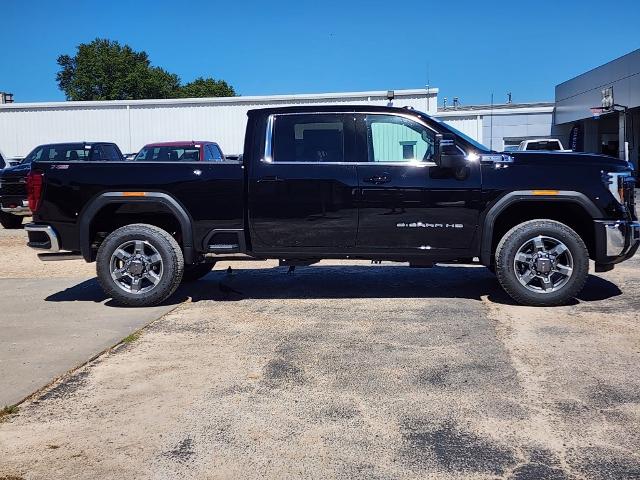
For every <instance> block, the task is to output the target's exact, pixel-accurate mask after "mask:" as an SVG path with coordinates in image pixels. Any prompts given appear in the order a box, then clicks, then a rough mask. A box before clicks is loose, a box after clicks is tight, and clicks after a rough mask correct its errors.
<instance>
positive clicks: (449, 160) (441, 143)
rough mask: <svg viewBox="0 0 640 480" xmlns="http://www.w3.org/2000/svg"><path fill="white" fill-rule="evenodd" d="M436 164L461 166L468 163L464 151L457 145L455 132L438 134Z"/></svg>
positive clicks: (445, 166)
mask: <svg viewBox="0 0 640 480" xmlns="http://www.w3.org/2000/svg"><path fill="white" fill-rule="evenodd" d="M435 160H436V164H437V165H438V166H439V167H442V168H459V167H464V166H466V165H467V159H466V158H465V155H464V153H462V152H461V151H460V149H459V148H458V147H456V136H455V135H454V134H453V133H439V134H437V135H436V155H435Z"/></svg>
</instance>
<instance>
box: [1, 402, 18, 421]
mask: <svg viewBox="0 0 640 480" xmlns="http://www.w3.org/2000/svg"><path fill="white" fill-rule="evenodd" d="M19 410H20V409H19V408H18V406H17V405H5V407H4V408H3V409H2V410H0V422H1V421H2V420H3V419H4V418H5V417H7V416H9V415H13V414H15V413H18V411H19Z"/></svg>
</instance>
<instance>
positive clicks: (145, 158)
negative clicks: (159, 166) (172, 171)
mask: <svg viewBox="0 0 640 480" xmlns="http://www.w3.org/2000/svg"><path fill="white" fill-rule="evenodd" d="M134 160H135V161H137V162H202V161H204V162H223V161H224V160H225V156H224V154H223V153H222V150H221V149H220V146H219V145H218V144H217V143H215V142H208V141H199V142H196V141H189V142H161V143H150V144H148V145H145V146H144V147H143V148H142V150H140V152H138V154H137V155H136V157H135V159H134Z"/></svg>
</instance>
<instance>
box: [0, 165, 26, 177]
mask: <svg viewBox="0 0 640 480" xmlns="http://www.w3.org/2000/svg"><path fill="white" fill-rule="evenodd" d="M30 171H31V163H20V164H19V165H15V166H13V167H6V168H4V169H3V170H0V178H5V179H8V178H21V177H26V176H27V175H28V174H29V172H30Z"/></svg>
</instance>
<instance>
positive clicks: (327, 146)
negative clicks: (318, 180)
mask: <svg viewBox="0 0 640 480" xmlns="http://www.w3.org/2000/svg"><path fill="white" fill-rule="evenodd" d="M272 138H273V140H272V159H273V161H274V162H318V163H323V162H344V161H345V154H344V152H345V121H344V115H340V114H326V115H313V114H309V115H305V114H300V115H276V116H275V118H274V124H273V137H272Z"/></svg>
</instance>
